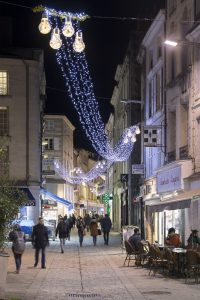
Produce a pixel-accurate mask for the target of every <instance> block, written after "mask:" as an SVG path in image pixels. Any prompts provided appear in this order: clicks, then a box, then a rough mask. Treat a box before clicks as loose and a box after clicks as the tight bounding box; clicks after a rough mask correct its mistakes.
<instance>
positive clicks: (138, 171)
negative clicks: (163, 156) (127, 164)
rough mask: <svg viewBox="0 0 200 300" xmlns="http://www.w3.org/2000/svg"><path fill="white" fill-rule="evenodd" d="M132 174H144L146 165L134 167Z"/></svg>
mask: <svg viewBox="0 0 200 300" xmlns="http://www.w3.org/2000/svg"><path fill="white" fill-rule="evenodd" d="M132 174H144V164H135V165H132Z"/></svg>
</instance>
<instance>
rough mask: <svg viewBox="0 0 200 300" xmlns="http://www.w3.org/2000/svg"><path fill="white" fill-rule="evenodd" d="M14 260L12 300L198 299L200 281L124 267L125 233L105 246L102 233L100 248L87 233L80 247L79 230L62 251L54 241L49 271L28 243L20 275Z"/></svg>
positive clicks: (10, 275)
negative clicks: (122, 243)
mask: <svg viewBox="0 0 200 300" xmlns="http://www.w3.org/2000/svg"><path fill="white" fill-rule="evenodd" d="M9 252H10V254H11V256H10V258H9V267H8V276H7V288H6V299H9V300H11V299H12V300H33V299H36V300H44V299H49V300H51V299H52V300H53V299H59V300H64V299H65V300H76V299H84V300H85V299H92V300H108V299H111V300H133V299H134V300H144V299H145V300H151V299H156V300H157V299H158V300H166V299H181V300H188V299H192V300H197V299H198V300H199V299H200V283H199V284H195V283H194V279H190V280H189V282H188V284H185V281H184V279H175V278H169V277H163V276H162V275H160V274H156V276H153V275H151V276H149V275H148V272H149V271H148V269H145V268H141V267H138V268H137V267H135V266H134V264H133V261H132V262H131V266H130V267H123V262H124V258H125V251H124V252H123V253H122V250H121V247H120V236H119V234H117V233H112V234H111V238H110V245H109V246H105V245H104V243H103V237H102V236H98V242H97V246H96V247H94V246H93V245H92V238H91V237H90V236H89V234H87V236H86V237H85V238H84V243H83V247H82V248H80V247H79V245H78V237H77V229H75V228H74V229H73V233H72V238H71V240H70V241H67V242H66V246H65V252H64V253H63V254H61V253H60V247H59V241H58V240H56V241H50V247H49V248H48V249H47V263H46V267H47V268H46V269H41V268H40V266H38V267H37V268H34V267H33V264H34V249H32V247H31V244H30V243H27V249H26V251H25V253H24V255H23V262H22V269H21V273H20V274H15V272H14V271H15V265H14V259H13V256H12V253H11V251H10V250H9Z"/></svg>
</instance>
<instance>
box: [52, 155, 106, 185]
mask: <svg viewBox="0 0 200 300" xmlns="http://www.w3.org/2000/svg"><path fill="white" fill-rule="evenodd" d="M111 165H112V162H106V161H104V160H102V161H101V162H98V163H97V164H95V165H94V167H93V168H92V169H90V170H89V172H87V173H85V172H83V171H81V172H78V173H76V175H70V172H69V171H68V170H66V169H65V168H64V167H63V165H62V164H61V163H60V162H59V161H58V160H55V161H54V166H55V171H56V173H57V174H59V176H60V177H62V178H63V179H65V180H66V181H67V182H68V183H71V184H81V183H83V182H84V183H88V184H89V183H91V182H92V181H93V180H94V179H95V178H97V177H99V176H100V175H102V174H105V172H106V171H107V169H108V168H110V166H111Z"/></svg>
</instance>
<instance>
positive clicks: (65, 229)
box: [56, 218, 69, 253]
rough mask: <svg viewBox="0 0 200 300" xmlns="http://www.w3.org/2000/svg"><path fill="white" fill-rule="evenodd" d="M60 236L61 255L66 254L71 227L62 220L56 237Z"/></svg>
mask: <svg viewBox="0 0 200 300" xmlns="http://www.w3.org/2000/svg"><path fill="white" fill-rule="evenodd" d="M58 234H59V239H60V248H61V253H64V245H65V240H66V238H67V237H68V235H69V226H68V222H67V220H64V218H60V221H59V223H58V226H57V228H56V236H57V235H58Z"/></svg>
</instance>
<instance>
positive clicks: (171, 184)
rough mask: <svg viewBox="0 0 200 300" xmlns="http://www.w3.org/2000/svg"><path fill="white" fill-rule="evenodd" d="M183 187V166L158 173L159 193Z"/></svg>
mask: <svg viewBox="0 0 200 300" xmlns="http://www.w3.org/2000/svg"><path fill="white" fill-rule="evenodd" d="M181 188H182V182H181V167H177V168H173V169H171V170H167V171H164V172H160V173H158V174H157V193H164V192H171V191H175V190H179V189H181Z"/></svg>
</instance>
